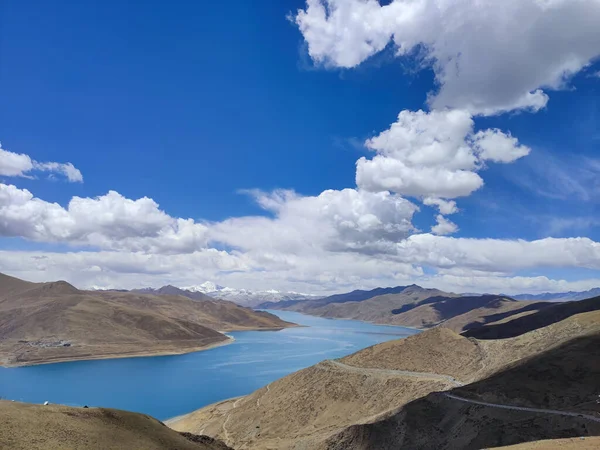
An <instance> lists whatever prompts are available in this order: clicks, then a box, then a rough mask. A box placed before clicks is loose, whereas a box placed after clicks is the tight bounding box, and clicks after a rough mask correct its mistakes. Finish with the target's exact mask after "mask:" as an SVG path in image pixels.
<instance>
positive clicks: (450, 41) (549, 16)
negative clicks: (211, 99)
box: [295, 0, 600, 115]
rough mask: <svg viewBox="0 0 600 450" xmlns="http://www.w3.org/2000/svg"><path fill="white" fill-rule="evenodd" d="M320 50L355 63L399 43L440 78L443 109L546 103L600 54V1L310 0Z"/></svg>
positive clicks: (301, 20) (299, 20)
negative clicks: (552, 91)
mask: <svg viewBox="0 0 600 450" xmlns="http://www.w3.org/2000/svg"><path fill="white" fill-rule="evenodd" d="M295 21H296V24H297V25H298V27H299V29H300V31H301V33H302V35H303V37H304V39H305V41H306V42H307V44H308V51H309V54H310V56H311V57H312V59H313V60H314V61H316V62H317V63H322V64H325V65H329V66H333V67H346V68H350V67H355V66H357V65H359V64H360V63H362V62H363V61H364V60H365V59H367V58H369V57H370V56H372V55H374V54H375V53H377V52H380V51H382V50H383V49H385V48H386V47H387V46H388V44H390V43H393V44H394V46H395V48H396V54H397V55H398V56H405V55H409V54H415V53H418V54H420V55H421V58H422V61H423V64H424V65H426V66H430V67H431V68H432V69H433V71H434V73H435V77H436V80H437V82H438V84H439V91H437V92H433V93H431V95H430V98H429V104H430V105H431V106H432V107H433V108H434V109H442V108H445V107H450V108H458V109H466V110H468V111H470V112H471V113H472V114H487V115H490V114H496V113H499V112H503V111H511V110H514V109H529V110H533V111H537V110H539V109H541V108H543V107H544V106H545V105H546V103H547V102H548V96H547V94H546V93H545V92H543V90H542V89H561V88H563V87H564V86H565V84H566V81H567V80H568V78H569V76H571V75H573V74H575V73H577V72H579V71H580V70H581V69H582V68H584V67H585V66H586V65H587V64H589V62H590V61H591V60H592V59H594V58H595V57H597V56H598V55H600V47H599V46H598V42H600V27H598V23H599V22H600V2H598V1H597V0H506V1H502V2H498V1H495V0H482V1H478V2H476V3H474V2H473V1H471V0H415V1H404V0H392V1H391V2H390V3H389V4H386V5H383V6H382V5H381V4H380V3H379V2H378V1H376V0H307V2H306V8H305V9H304V10H299V11H298V13H297V15H296V16H295Z"/></svg>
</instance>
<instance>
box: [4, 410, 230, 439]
mask: <svg viewBox="0 0 600 450" xmlns="http://www.w3.org/2000/svg"><path fill="white" fill-rule="evenodd" d="M0 423H1V424H2V426H1V427H0V448H5V449H13V450H59V449H61V450H62V449H86V450H112V449H115V450H116V449H119V450H121V449H128V450H167V449H170V450H176V449H177V450H231V449H230V448H229V447H227V446H226V445H224V444H223V443H222V442H219V441H216V440H214V439H212V438H208V437H206V436H188V437H185V436H183V435H182V434H180V433H177V432H175V431H173V430H171V429H170V428H168V427H166V426H165V425H164V424H162V423H161V422H159V421H158V420H156V419H153V418H152V417H149V416H146V415H143V414H136V413H131V412H126V411H119V410H115V409H105V408H85V409H84V408H71V407H67V406H59V405H48V406H41V405H31V404H26V403H12V402H7V401H0Z"/></svg>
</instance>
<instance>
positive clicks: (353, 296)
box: [258, 285, 414, 309]
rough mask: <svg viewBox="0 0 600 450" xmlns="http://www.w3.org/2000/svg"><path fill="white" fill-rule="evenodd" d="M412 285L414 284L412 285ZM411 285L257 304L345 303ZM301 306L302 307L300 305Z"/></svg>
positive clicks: (393, 291)
mask: <svg viewBox="0 0 600 450" xmlns="http://www.w3.org/2000/svg"><path fill="white" fill-rule="evenodd" d="M413 286H414V285H413ZM409 287H412V286H396V287H387V288H375V289H371V290H370V291H363V290H354V291H352V292H346V293H343V294H334V295H330V296H328V297H324V298H317V299H314V298H313V299H310V298H301V299H289V301H286V302H281V301H280V303H279V304H276V303H278V302H264V303H262V304H259V305H258V308H264V309H269V308H273V307H275V308H276V309H280V308H282V307H285V308H289V307H293V306H296V305H305V306H306V307H307V308H312V309H314V308H318V307H322V306H325V305H329V304H331V303H346V302H362V301H363V300H368V299H370V298H373V297H377V296H379V295H385V294H399V293H401V292H402V291H404V290H406V289H407V288H409ZM305 300H311V303H310V304H304V301H305ZM300 308H302V307H300Z"/></svg>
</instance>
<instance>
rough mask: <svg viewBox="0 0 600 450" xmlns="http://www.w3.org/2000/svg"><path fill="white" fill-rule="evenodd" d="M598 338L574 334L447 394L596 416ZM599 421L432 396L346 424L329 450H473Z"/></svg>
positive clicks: (599, 408)
mask: <svg viewBox="0 0 600 450" xmlns="http://www.w3.org/2000/svg"><path fill="white" fill-rule="evenodd" d="M599 379H600V335H595V336H587V337H582V338H578V339H574V340H572V341H570V342H569V343H567V344H565V345H562V346H560V347H557V348H555V349H552V350H550V351H548V352H545V353H543V354H542V355H539V356H537V357H534V358H531V359H529V360H527V361H525V362H523V363H522V364H519V365H518V366H515V367H512V368H510V369H507V370H505V371H503V372H501V373H498V374H496V375H493V376H491V377H490V378H487V379H485V380H481V381H479V382H476V383H473V384H471V385H468V386H465V387H462V388H458V389H454V390H453V391H452V393H453V394H455V395H458V396H461V397H465V398H473V399H477V400H481V401H486V402H489V403H496V404H505V405H511V406H529V407H534V408H541V409H556V410H564V411H570V412H581V413H582V414H591V415H597V416H598V417H600V405H598V404H597V403H596V399H597V398H598V388H599V387H600V386H599V383H598V380H599ZM599 435H600V423H597V422H594V421H591V420H589V419H585V418H583V417H577V416H560V415H553V414H547V413H540V412H529V411H519V410H510V409H501V408H494V407H489V406H482V405H476V404H470V403H466V402H463V401H460V400H456V399H451V398H448V397H446V396H445V394H444V393H439V392H437V393H432V394H430V395H428V396H426V397H423V398H420V399H418V400H415V401H413V402H411V403H409V404H407V405H405V406H404V407H402V408H400V409H398V410H396V411H394V412H392V413H390V414H389V415H388V417H387V418H384V419H382V420H378V421H376V422H373V423H370V424H360V425H354V426H351V427H349V428H347V429H345V430H344V431H342V432H341V433H339V434H337V435H335V436H333V437H332V438H330V439H329V440H328V442H327V447H326V448H327V449H328V450H342V449H344V450H346V449H352V450H359V449H360V450H363V449H364V450H367V449H373V448H376V449H379V450H392V449H394V450H397V449H411V450H412V449H422V450H427V449H432V450H433V449H435V450H438V449H447V450H450V449H452V450H476V449H481V448H490V447H501V446H506V445H513V444H518V443H522V442H529V441H534V440H543V439H559V438H570V437H579V436H599Z"/></svg>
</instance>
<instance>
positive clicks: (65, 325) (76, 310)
mask: <svg viewBox="0 0 600 450" xmlns="http://www.w3.org/2000/svg"><path fill="white" fill-rule="evenodd" d="M0 282H1V284H0V364H1V365H26V364H38V363H47V362H56V361H65V360H74V359H96V358H109V357H122V356H141V355H153V354H177V353H185V352H190V351H197V350H201V349H204V348H208V347H210V346H214V345H218V344H223V343H227V342H230V340H229V339H228V338H227V336H225V335H223V334H222V333H219V332H218V331H216V330H217V329H218V330H236V329H280V328H283V327H287V326H292V324H289V323H287V322H283V321H281V320H280V319H279V318H277V317H276V316H273V315H271V314H267V313H258V312H255V311H252V310H251V309H249V308H243V307H240V306H238V305H236V304H234V303H231V302H223V301H216V300H215V301H212V302H211V301H206V302H195V301H192V300H190V299H188V298H185V297H177V296H173V297H169V296H164V297H163V296H152V295H142V294H133V293H122V292H91V291H79V290H78V289H76V288H75V287H73V286H71V285H70V284H68V283H66V282H61V281H59V282H53V283H28V282H24V281H22V280H18V279H16V278H13V277H7V276H2V277H0Z"/></svg>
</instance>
